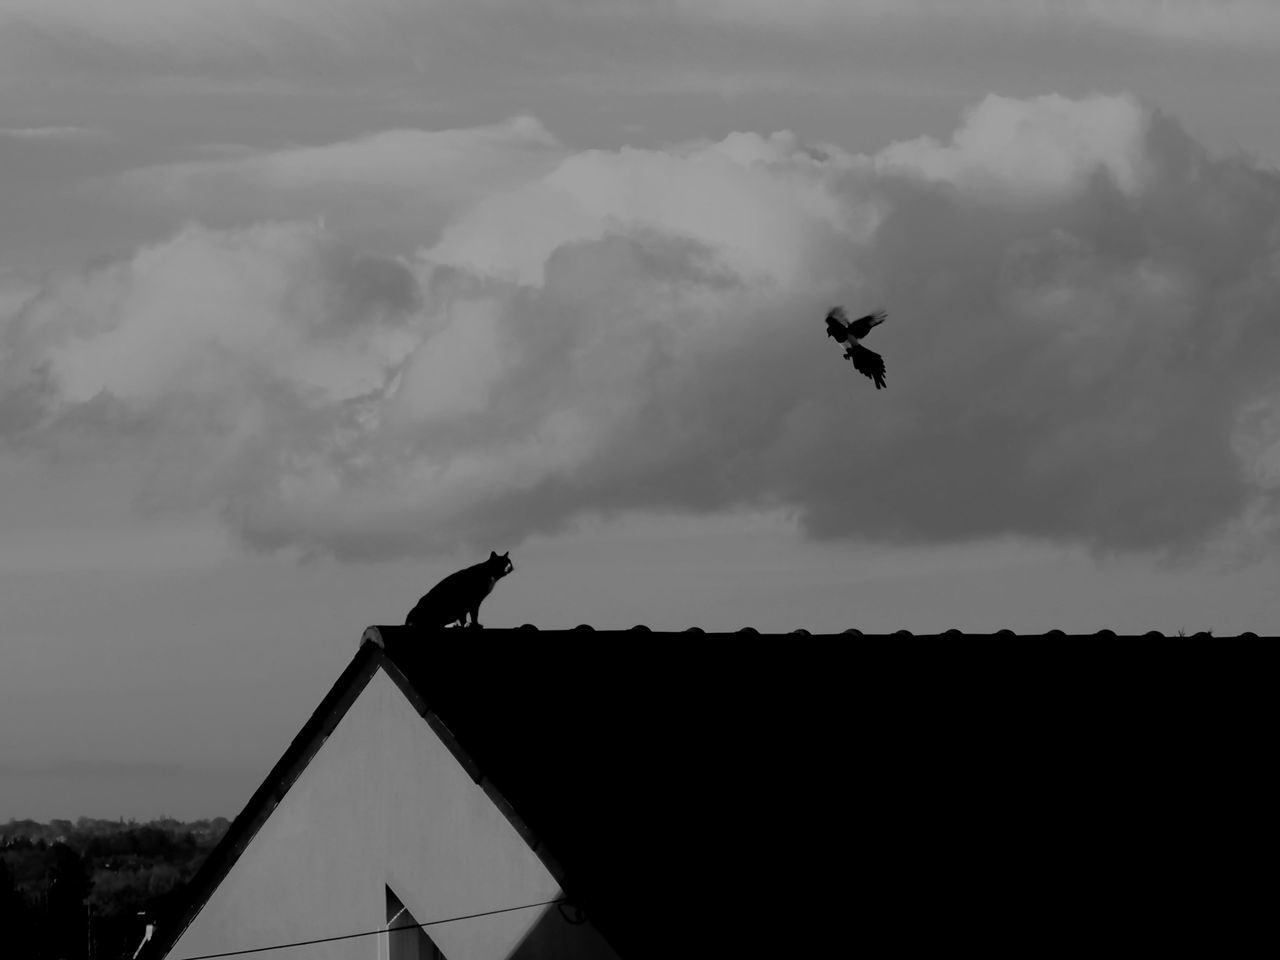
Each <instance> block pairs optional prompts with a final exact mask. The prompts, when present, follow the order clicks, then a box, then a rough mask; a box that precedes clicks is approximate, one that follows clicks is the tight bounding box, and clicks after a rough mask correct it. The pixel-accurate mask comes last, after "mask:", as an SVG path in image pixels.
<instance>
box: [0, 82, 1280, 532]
mask: <svg viewBox="0 0 1280 960" xmlns="http://www.w3.org/2000/svg"><path fill="white" fill-rule="evenodd" d="M517 152H518V151H517ZM515 179H516V185H515V186H511V187H509V188H507V189H502V190H499V191H497V192H496V193H494V194H492V195H489V196H485V197H483V198H480V199H478V200H475V201H474V202H472V203H471V204H470V205H469V206H467V207H466V208H465V209H462V210H459V211H457V212H455V213H453V214H451V220H450V222H449V223H448V226H447V227H446V228H445V229H444V230H443V232H442V233H441V234H440V235H439V236H438V237H435V236H434V235H431V234H429V235H428V236H426V237H424V238H423V246H422V248H421V250H420V252H419V253H418V254H417V255H415V256H414V257H411V258H408V259H403V258H392V257H385V256H379V255H374V254H371V253H368V252H367V251H362V250H361V249H360V248H359V247H358V246H355V245H353V244H352V243H351V242H349V241H348V240H347V239H345V238H344V236H343V234H342V231H341V230H340V229H338V228H335V227H334V226H333V225H329V224H327V225H324V226H322V225H320V224H318V223H314V222H310V223H309V222H284V223H269V224H261V225H257V226H254V227H252V228H241V229H212V228H208V227H198V226H192V227H189V228H187V229H186V230H184V231H182V232H181V233H179V234H178V235H176V236H175V237H173V238H171V239H170V240H168V241H166V242H164V243H160V244H157V245H155V246H152V247H149V248H146V249H144V250H141V251H139V252H138V253H137V254H136V255H135V256H134V257H133V258H132V259H131V260H129V261H127V262H124V263H119V264H115V265H111V266H107V267H103V268H100V269H97V270H94V271H91V272H88V273H83V274H78V275H72V276H66V277H61V278H55V279H53V280H51V281H50V282H48V283H47V284H46V285H45V286H44V288H43V289H42V290H41V292H40V293H39V294H38V295H37V296H36V297H35V298H31V297H29V296H28V295H26V294H24V296H23V297H22V298H21V299H17V298H15V299H14V300H13V301H12V303H11V305H10V307H9V308H8V309H9V311H10V318H9V319H8V320H7V321H6V322H5V324H4V327H3V333H2V334H0V431H3V433H2V434H0V436H4V437H7V439H8V442H9V444H10V445H12V446H13V447H14V448H15V449H21V450H25V451H28V452H29V453H30V455H39V453H38V452H39V451H42V450H48V449H57V450H58V451H59V452H60V453H61V454H62V455H64V456H69V455H72V454H77V453H78V454H79V455H80V456H81V457H91V456H106V455H113V456H124V455H126V454H125V453H122V452H121V451H128V455H130V456H135V457H136V458H137V461H138V463H139V471H140V473H139V477H140V479H139V503H140V505H142V506H143V507H144V508H146V509H154V510H195V509H204V508H207V507H209V506H214V507H216V508H217V509H219V510H220V511H221V514H222V516H223V517H224V519H225V520H226V522H227V523H228V524H229V525H230V527H231V529H233V530H234V531H235V532H236V533H237V534H238V535H239V536H240V537H241V538H242V539H243V540H244V541H245V542H247V543H249V544H252V545H254V546H255V547H258V548H261V549H276V548H284V547H295V548H300V549H302V550H304V551H329V552H335V553H337V554H339V555H342V556H347V557H386V556H398V555H413V554H425V553H430V552H432V551H435V550H439V549H445V548H450V547H452V546H455V545H456V544H458V543H461V542H466V543H470V544H473V545H476V546H478V547H484V546H485V545H493V546H498V545H501V544H511V543H515V542H518V541H519V540H520V539H521V538H522V537H524V536H527V535H529V534H530V533H533V532H536V531H545V530H554V529H556V528H559V527H561V526H563V525H564V524H566V523H569V522H571V521H572V520H573V519H574V518H577V517H583V516H589V515H598V514H611V513H614V512H629V511H637V510H638V511H652V510H661V511H670V510H674V511H677V512H693V513H715V512H718V511H723V510H727V509H733V508H739V507H751V508H757V509H767V510H777V509H781V510H785V511H788V512H790V514H791V515H792V516H794V517H795V518H796V520H797V522H798V523H799V524H800V526H801V527H802V529H803V530H805V531H806V532H807V533H808V534H809V535H810V536H813V537H818V538H840V537H855V538H869V539H876V540H882V541H891V542H900V543H943V542H965V541H971V540H977V539H983V538H988V537H993V536H999V535H1005V534H1014V535H1022V536H1027V537H1036V538H1044V539H1047V540H1052V541H1061V542H1069V543H1079V544H1086V545H1089V546H1091V547H1094V548H1098V549H1113V550H1139V551H1149V550H1153V551H1186V550H1194V549H1198V548H1200V547H1202V546H1204V545H1205V544H1207V543H1209V542H1211V541H1213V540H1214V539H1215V538H1219V537H1222V536H1224V535H1229V536H1231V537H1236V538H1238V537H1240V536H1242V535H1248V536H1251V537H1253V538H1254V539H1255V540H1258V541H1259V542H1260V543H1262V544H1266V543H1269V542H1272V538H1273V537H1274V533H1273V532H1271V531H1273V530H1274V528H1275V526H1276V524H1275V522H1274V517H1275V516H1276V511H1275V501H1276V491H1277V488H1278V487H1280V470H1278V469H1277V466H1276V464H1277V463H1280V426H1277V425H1278V424H1280V329H1278V328H1277V327H1276V325H1275V323H1274V318H1275V317H1276V316H1277V315H1280V178H1277V177H1276V176H1275V175H1274V174H1273V173H1270V172H1267V171H1263V170H1260V169H1257V168H1256V167H1254V166H1252V165H1250V163H1249V162H1247V161H1246V160H1244V159H1240V158H1229V159H1221V158H1216V157H1215V156H1213V155H1211V154H1210V153H1209V152H1208V151H1207V150H1206V149H1205V148H1204V147H1203V146H1201V145H1200V144H1199V143H1197V142H1196V141H1194V140H1193V139H1192V138H1190V137H1189V136H1188V135H1187V134H1186V133H1185V132H1184V131H1183V130H1182V128H1181V127H1180V126H1179V125H1178V124H1177V123H1176V122H1175V121H1174V120H1173V119H1171V118H1170V117H1167V116H1165V115H1162V114H1160V113H1157V112H1154V111H1152V110H1150V109H1148V108H1146V107H1144V106H1142V105H1141V104H1139V103H1138V102H1136V101H1134V100H1133V99H1131V98H1129V97H1127V96H1118V97H1091V98H1087V99H1084V100H1078V101H1071V100H1066V99H1063V98H1060V97H1054V96H1049V97H1041V98H1035V99H1031V100H1026V101H1015V100H1009V99H1005V98H1000V97H989V98H987V99H986V100H984V101H982V102H981V103H979V104H977V105H975V106H974V107H973V108H972V109H970V110H969V111H967V112H966V114H965V115H964V117H963V119H962V122H961V125H960V126H959V128H958V129H957V130H956V132H955V134H954V135H953V136H952V138H951V139H950V141H949V142H947V143H939V142H935V141H932V140H916V141H909V142H903V143H898V144H893V145H890V146H889V147H887V148H885V149H884V150H882V151H880V152H879V153H877V154H874V155H854V154H850V153H846V152H843V151H841V150H839V149H838V148H835V147H831V146H826V145H820V144H806V143H802V142H801V141H799V140H798V139H797V138H796V137H794V136H792V135H790V134H785V133H780V134H774V135H771V136H760V135H757V134H752V133H739V134H734V135H732V136H730V137H727V138H725V139H724V140H721V141H716V142H710V141H706V142H695V143H688V144H683V145H677V146H673V147H670V148H667V149H664V150H634V149H624V150H618V151H584V152H580V153H576V154H572V155H568V156H564V157H563V158H562V159H560V160H559V161H558V162H557V163H556V164H555V165H554V166H553V167H552V168H551V169H549V170H545V171H541V170H540V171H537V172H533V173H531V174H530V175H529V176H528V177H523V178H521V177H517V178H515ZM835 303H845V304H847V305H848V306H849V307H850V309H854V310H858V309H861V308H863V307H867V308H870V307H872V306H876V305H880V304H883V305H884V306H886V307H887V308H888V309H889V312H890V320H889V322H888V323H887V324H885V325H884V326H882V327H880V328H878V329H877V331H876V333H875V337H874V345H873V346H874V348H875V349H877V350H881V351H883V353H884V355H885V357H886V360H887V363H888V382H889V389H888V390H886V391H882V392H876V391H875V390H872V389H870V386H869V384H868V383H867V382H865V381H864V380H862V379H861V378H859V377H857V376H856V375H855V374H854V373H853V372H852V371H851V370H850V369H849V367H848V365H847V363H845V362H842V360H841V358H840V356H839V352H838V351H837V350H835V349H834V348H833V347H832V345H831V343H830V342H829V341H827V340H826V339H825V338H824V337H823V335H822V333H823V328H822V324H821V318H822V316H823V313H824V311H825V310H826V308H828V307H829V306H831V305H832V304H835ZM107 451H112V452H111V453H110V454H108V452H107Z"/></svg>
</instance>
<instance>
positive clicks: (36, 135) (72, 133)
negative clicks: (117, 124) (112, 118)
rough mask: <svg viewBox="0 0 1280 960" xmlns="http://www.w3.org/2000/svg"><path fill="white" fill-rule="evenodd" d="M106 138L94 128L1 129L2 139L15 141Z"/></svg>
mask: <svg viewBox="0 0 1280 960" xmlns="http://www.w3.org/2000/svg"><path fill="white" fill-rule="evenodd" d="M101 136H104V133H103V131H101V130H98V129H96V128H94V127H74V126H65V127H0V137H9V138H11V139H14V140H87V139H93V138H96V137H101Z"/></svg>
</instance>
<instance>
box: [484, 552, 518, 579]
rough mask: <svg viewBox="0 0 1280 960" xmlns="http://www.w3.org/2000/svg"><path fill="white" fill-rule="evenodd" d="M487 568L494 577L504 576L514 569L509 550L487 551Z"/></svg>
mask: <svg viewBox="0 0 1280 960" xmlns="http://www.w3.org/2000/svg"><path fill="white" fill-rule="evenodd" d="M488 563H489V570H490V572H491V573H492V574H493V575H494V576H495V577H505V576H506V575H507V574H508V573H510V572H511V571H512V570H514V569H515V565H514V564H513V563H512V562H511V551H510V550H508V551H507V552H506V553H494V552H493V551H492V550H491V551H489V561H488Z"/></svg>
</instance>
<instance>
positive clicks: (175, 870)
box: [0, 817, 228, 960]
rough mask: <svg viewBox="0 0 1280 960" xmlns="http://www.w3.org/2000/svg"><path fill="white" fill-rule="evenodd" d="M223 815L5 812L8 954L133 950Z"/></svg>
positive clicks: (69, 955) (3, 898) (113, 957)
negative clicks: (34, 816) (143, 817)
mask: <svg viewBox="0 0 1280 960" xmlns="http://www.w3.org/2000/svg"><path fill="white" fill-rule="evenodd" d="M227 826H228V822H227V820H226V819H225V818H224V817H216V818H215V819H213V820H196V821H192V822H190V823H184V822H183V821H180V820H174V819H171V818H168V817H165V818H161V819H159V820H152V821H150V822H148V823H138V822H136V821H133V820H128V821H126V820H93V819H90V818H88V817H81V818H79V819H78V820H76V821H75V822H72V821H70V820H50V821H49V822H48V823H39V822H37V821H35V820H10V821H9V822H8V824H0V931H3V934H0V936H2V937H3V940H4V942H5V945H6V946H7V947H16V948H17V949H16V951H15V952H13V953H9V952H8V951H7V950H6V951H3V952H4V953H5V955H6V956H15V957H30V958H33V960H41V958H56V957H62V958H66V960H117V958H119V957H131V956H132V955H133V952H134V950H135V949H136V948H137V946H138V943H139V942H140V941H141V939H142V935H143V931H144V929H145V926H146V924H147V922H148V921H153V920H154V919H155V918H156V916H157V915H159V914H162V913H164V912H165V911H166V910H167V909H168V907H169V905H170V903H171V902H172V900H173V899H174V897H175V896H177V895H178V894H179V892H180V891H181V888H182V886H183V884H185V883H186V882H187V881H188V880H189V879H190V878H191V876H192V874H194V873H195V871H196V870H197V869H198V868H199V866H200V864H201V863H203V862H204V858H205V857H206V856H208V855H209V851H210V850H212V849H213V847H214V845H215V844H216V843H217V842H218V840H219V839H221V837H222V835H223V834H224V833H225V832H226V830H227Z"/></svg>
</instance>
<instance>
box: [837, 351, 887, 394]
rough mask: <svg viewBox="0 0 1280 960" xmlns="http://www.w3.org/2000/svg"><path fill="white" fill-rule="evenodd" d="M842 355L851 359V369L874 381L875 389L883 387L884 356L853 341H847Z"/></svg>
mask: <svg viewBox="0 0 1280 960" xmlns="http://www.w3.org/2000/svg"><path fill="white" fill-rule="evenodd" d="M844 355H845V356H846V357H848V358H849V359H850V360H852V361H853V369H855V370H857V371H858V372H859V373H860V374H862V375H863V376H864V377H870V378H871V379H872V380H874V381H875V383H876V389H877V390H879V389H881V388H882V387H884V357H882V356H880V354H878V353H876V352H875V351H874V350H868V349H867V348H866V347H864V346H862V345H861V344H859V343H854V342H853V341H850V342H849V345H848V347H847V348H846V349H845V354H844Z"/></svg>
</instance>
